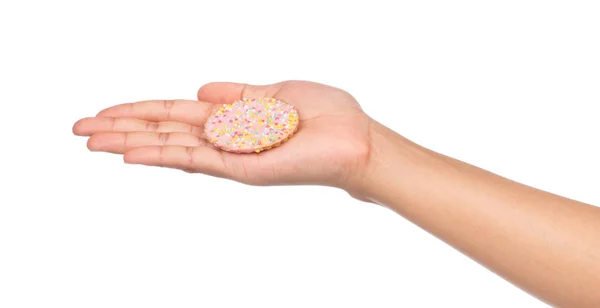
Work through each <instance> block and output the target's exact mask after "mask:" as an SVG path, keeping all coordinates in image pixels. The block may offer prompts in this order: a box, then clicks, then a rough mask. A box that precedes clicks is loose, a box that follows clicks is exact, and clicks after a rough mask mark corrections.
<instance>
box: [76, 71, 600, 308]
mask: <svg viewBox="0 0 600 308" xmlns="http://www.w3.org/2000/svg"><path fill="white" fill-rule="evenodd" d="M242 97H249V98H258V97H274V98H277V99H281V100H284V101H286V102H288V103H290V104H292V105H295V106H296V107H297V108H298V110H299V114H300V128H299V130H298V132H297V133H296V134H295V135H294V137H293V138H291V139H290V140H288V141H287V142H286V143H285V144H284V145H282V146H281V147H278V148H275V149H272V150H269V151H266V152H262V153H260V154H234V153H227V152H223V151H219V150H217V149H215V148H213V147H212V146H211V145H210V144H207V143H206V141H205V140H204V139H203V137H202V136H203V126H204V121H205V120H206V118H207V116H208V115H209V114H210V113H211V112H212V111H213V110H214V109H215V108H218V106H219V104H226V103H231V102H233V101H235V100H237V99H240V98H242ZM73 132H74V133H75V135H78V136H89V137H90V138H89V140H88V144H87V145H88V148H89V149H90V150H92V151H104V152H110V153H117V154H124V156H123V157H124V161H125V162H126V163H130V164H142V165H148V166H160V167H169V168H176V169H181V170H184V171H186V172H191V173H203V174H208V175H211V176H216V177H223V178H229V179H232V180H235V181H238V182H241V183H245V184H249V185H301V184H312V185H325V186H332V187H337V188H341V189H343V190H345V191H347V192H348V193H349V194H350V195H351V196H352V197H354V198H357V199H359V200H362V201H365V202H370V203H375V204H379V205H382V206H385V207H388V208H390V209H391V210H393V211H395V212H396V213H398V214H400V215H402V216H403V217H405V218H407V219H409V220H410V221H412V222H413V223H415V224H416V225H418V226H420V227H421V228H423V229H425V230H427V231H428V232H430V233H431V234H433V235H435V236H437V237H438V238H440V239H442V240H443V241H445V242H446V243H448V244H449V245H451V246H453V247H454V248H456V249H457V250H459V251H461V252H462V253H464V254H465V255H467V256H469V257H470V258H472V259H473V260H475V261H477V262H479V263H480V264H482V265H484V266H486V267H487V268H489V269H490V270H491V271H493V272H495V273H496V274H498V275H500V276H501V277H503V278H504V279H506V280H508V281H510V282H511V283H513V284H514V285H516V286H517V287H519V288H521V289H523V290H525V291H526V292H529V293H530V294H532V295H533V296H536V297H537V298H539V299H540V300H542V301H544V302H546V303H548V304H551V305H553V306H556V307H600V208H598V207H595V206H592V205H589V204H584V203H581V202H577V201H574V200H570V199H567V198H564V197H560V196H557V195H554V194H551V193H548V192H544V191H540V190H538V189H535V188H532V187H528V186H525V185H522V184H519V183H516V182H513V181H511V180H508V179H506V178H503V177H500V176H498V175H495V174H493V173H490V172H488V171H485V170H482V169H480V168H477V167H475V166H472V165H469V164H466V163H464V162H461V161H458V160H456V159H453V158H450V157H447V156H444V155H442V154H439V153H436V152H433V151H431V150H428V149H426V148H423V147H421V146H419V145H417V144H415V143H413V142H411V141H410V140H408V139H406V138H404V137H402V136H401V135H399V134H397V133H396V132H394V131H392V130H390V129H388V128H386V127H384V126H383V125H381V124H380V123H378V122H377V121H375V120H373V119H372V118H370V117H369V116H368V115H367V114H365V113H364V112H363V111H362V109H361V107H360V105H359V104H358V102H357V101H356V100H355V99H354V98H353V97H352V96H351V95H350V94H348V93H347V92H345V91H342V90H340V89H337V88H333V87H329V86H326V85H322V84H317V83H312V82H306V81H286V82H281V83H277V84H272V85H263V86H251V85H245V84H236V83H210V84H207V85H205V86H203V87H201V88H200V90H199V91H198V100H197V101H193V100H157V101H144V102H137V103H129V104H122V105H117V106H113V107H110V108H107V109H105V110H103V111H101V112H100V113H98V115H97V116H96V117H93V118H84V119H81V120H79V121H77V123H75V125H74V126H73Z"/></svg>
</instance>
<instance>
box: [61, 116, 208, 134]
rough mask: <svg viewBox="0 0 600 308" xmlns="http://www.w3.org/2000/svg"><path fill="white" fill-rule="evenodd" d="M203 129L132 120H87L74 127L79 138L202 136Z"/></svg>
mask: <svg viewBox="0 0 600 308" xmlns="http://www.w3.org/2000/svg"><path fill="white" fill-rule="evenodd" d="M202 131H203V130H202V128H200V127H198V126H194V125H189V124H185V123H180V122H150V121H145V120H140V119H130V118H85V119H81V120H79V121H77V123H75V125H73V133H74V134H75V135H77V136H91V135H93V134H97V133H108V132H158V133H163V132H181V133H189V134H192V135H196V136H202Z"/></svg>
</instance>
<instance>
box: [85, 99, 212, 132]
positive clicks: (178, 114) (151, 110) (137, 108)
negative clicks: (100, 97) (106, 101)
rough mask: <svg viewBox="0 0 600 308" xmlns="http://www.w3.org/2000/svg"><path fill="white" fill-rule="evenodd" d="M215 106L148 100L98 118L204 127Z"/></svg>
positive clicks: (118, 107) (102, 113)
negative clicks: (166, 122) (129, 119)
mask: <svg viewBox="0 0 600 308" xmlns="http://www.w3.org/2000/svg"><path fill="white" fill-rule="evenodd" d="M214 106H215V105H214V104H211V103H207V102H201V101H193V100H182V99H178V100H148V101H140V102H136V103H126V104H120V105H116V106H112V107H109V108H106V109H104V110H102V111H100V112H99V113H98V115H96V116H97V117H113V118H137V119H142V120H146V121H152V122H163V121H174V122H182V123H187V124H190V125H196V126H201V125H204V122H205V121H206V118H207V117H208V115H209V114H210V112H211V111H212V108H213V107H214Z"/></svg>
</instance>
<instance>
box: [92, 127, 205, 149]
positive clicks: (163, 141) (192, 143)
mask: <svg viewBox="0 0 600 308" xmlns="http://www.w3.org/2000/svg"><path fill="white" fill-rule="evenodd" d="M156 145H158V146H164V145H178V146H186V147H197V146H203V145H206V142H205V141H204V139H202V138H200V137H199V136H196V135H192V134H189V133H179V132H171V133H154V132H110V133H97V134H93V135H92V136H91V137H90V139H89V140H88V143H87V146H88V149H90V150H91V151H100V152H109V153H115V154H123V153H124V152H125V151H128V150H130V149H133V148H138V147H144V146H156Z"/></svg>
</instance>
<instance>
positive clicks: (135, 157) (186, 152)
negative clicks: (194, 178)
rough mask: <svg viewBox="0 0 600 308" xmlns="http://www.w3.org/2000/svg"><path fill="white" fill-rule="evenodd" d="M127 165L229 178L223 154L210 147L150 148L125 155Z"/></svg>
mask: <svg viewBox="0 0 600 308" xmlns="http://www.w3.org/2000/svg"><path fill="white" fill-rule="evenodd" d="M123 159H124V160H125V162H126V163H129V164H140V165H146V166H157V167H167V168H175V169H181V170H185V171H194V172H200V173H204V174H209V175H213V176H218V177H228V176H229V174H228V172H227V170H228V169H227V164H226V161H225V159H224V156H223V155H222V153H220V152H219V151H218V150H215V149H213V148H210V147H190V146H149V147H142V148H136V149H133V150H131V151H128V152H126V153H125V156H124V158H123Z"/></svg>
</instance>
